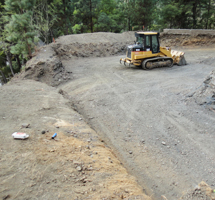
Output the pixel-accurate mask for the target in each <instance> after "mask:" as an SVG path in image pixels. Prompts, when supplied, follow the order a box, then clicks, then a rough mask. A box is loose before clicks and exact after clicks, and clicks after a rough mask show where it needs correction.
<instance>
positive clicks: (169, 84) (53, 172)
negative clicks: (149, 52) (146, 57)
mask: <svg viewBox="0 0 215 200" xmlns="http://www.w3.org/2000/svg"><path fill="white" fill-rule="evenodd" d="M133 34H134V33H132V32H130V33H124V34H112V33H95V34H83V35H72V36H65V37H61V38H59V39H57V40H56V43H55V44H50V45H48V46H46V47H42V48H41V49H40V50H39V51H38V52H36V55H35V57H34V58H33V59H32V60H30V61H29V62H28V63H27V65H26V68H25V70H24V71H23V72H22V73H20V74H17V75H16V77H15V78H14V79H13V80H12V81H11V82H10V83H8V84H6V85H4V86H3V87H0V99H1V101H0V146H1V147H0V150H1V151H0V155H1V157H0V158H1V160H0V168H1V171H0V182H1V183H0V186H1V187H0V188H1V189H0V198H2V199H105V200H106V199H156V200H157V199H158V200H160V199H162V200H166V199H168V200H175V199H183V200H189V199H193V200H194V199H195V200H198V199H206V200H207V199H209V200H211V199H215V197H214V194H215V193H213V190H212V189H215V145H214V141H215V134H214V133H215V126H214V124H215V109H214V101H213V98H214V96H213V95H214V86H215V85H214V83H215V82H214V80H215V78H214V77H215V76H214V72H212V71H213V70H214V67H215V64H214V53H215V46H214V44H213V40H212V39H214V38H213V36H195V37H191V36H178V35H177V36H171V35H168V36H166V39H165V37H164V36H162V37H161V44H163V45H169V44H172V45H175V46H177V48H174V49H176V50H180V51H184V52H185V57H186V60H187V62H188V65H185V66H173V67H172V68H160V69H153V70H149V71H147V70H142V69H141V68H137V67H128V66H124V65H120V64H119V59H120V58H121V57H124V56H125V53H124V51H125V47H126V44H132V41H134V36H133V37H132V35H133ZM88 36H89V37H88ZM174 37H175V40H176V37H177V38H178V40H177V42H175V43H174V42H173V41H175V40H174ZM198 37H199V38H198ZM211 38H212V39H211ZM211 41H212V42H211ZM197 43H198V44H200V45H197ZM179 44H184V46H181V47H179V46H178V45H179ZM118 54H121V55H120V56H119V55H118ZM26 79H33V80H26ZM52 86H55V87H52ZM23 123H27V124H28V123H29V124H30V127H29V128H20V127H21V126H22V124H23ZM15 131H21V132H26V133H28V134H29V135H30V137H29V139H27V140H14V139H13V138H12V136H11V134H12V133H13V132H15ZM42 131H45V134H42ZM55 132H56V133H58V135H57V137H56V139H55V140H54V139H51V136H52V135H53V134H54V133H55ZM202 181H204V182H202ZM206 183H207V184H208V185H207V184H206ZM146 195H148V196H146Z"/></svg>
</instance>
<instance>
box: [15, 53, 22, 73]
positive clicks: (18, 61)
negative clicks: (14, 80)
mask: <svg viewBox="0 0 215 200" xmlns="http://www.w3.org/2000/svg"><path fill="white" fill-rule="evenodd" d="M16 62H17V63H18V66H19V71H20V70H21V68H22V65H21V62H20V60H19V56H18V55H16Z"/></svg>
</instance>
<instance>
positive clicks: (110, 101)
mask: <svg viewBox="0 0 215 200" xmlns="http://www.w3.org/2000/svg"><path fill="white" fill-rule="evenodd" d="M183 51H185V53H186V59H187V62H188V65H186V66H181V67H180V66H174V67H172V68H161V69H154V70H151V71H144V70H142V69H140V68H135V67H133V68H129V67H125V66H124V65H120V64H119V63H118V62H119V59H120V57H121V56H114V57H106V58H92V59H77V60H67V61H64V62H63V65H64V66H65V68H66V69H67V70H68V71H72V72H73V81H72V82H69V83H67V84H64V85H63V86H60V88H62V89H63V90H64V91H65V92H67V93H68V95H69V96H70V97H71V98H72V101H73V104H74V106H75V108H76V110H78V111H79V113H80V114H81V115H83V116H84V119H85V120H86V121H88V123H89V124H90V125H91V126H92V127H93V128H94V129H95V130H96V131H97V132H98V133H99V134H100V135H101V137H102V138H105V141H106V142H107V143H108V144H110V145H112V148H114V149H115V152H117V155H118V157H119V158H120V159H121V160H122V162H123V163H124V165H125V166H126V167H127V168H128V169H129V171H130V172H131V173H132V174H133V175H135V176H136V177H137V178H138V181H139V183H140V184H141V185H142V186H143V188H144V189H145V191H146V192H147V194H149V195H153V197H154V198H155V199H160V198H161V195H164V196H165V197H166V198H167V199H178V198H179V197H180V196H181V195H182V194H183V193H186V192H188V191H189V190H190V189H192V188H195V187H196V186H197V185H198V183H199V182H201V181H205V182H207V183H208V184H209V185H211V186H214V185H213V184H214V183H215V176H214V175H215V154H214V152H215V146H214V140H215V135H214V132H215V126H214V123H215V117H214V115H215V113H214V111H211V110H208V109H206V108H205V107H204V106H200V105H198V104H196V102H195V101H194V100H193V99H192V98H190V97H189V95H190V94H191V93H193V92H194V91H195V90H196V89H197V88H198V87H200V86H201V84H202V83H203V81H204V80H205V78H206V77H207V75H208V74H209V73H210V72H211V71H212V70H213V69H214V66H211V65H206V64H202V63H201V61H202V60H203V59H206V58H208V59H210V58H211V56H213V55H214V52H215V49H214V48H208V49H207V48H199V49H197V48H191V49H185V48H184V49H183Z"/></svg>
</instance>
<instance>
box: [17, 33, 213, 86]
mask: <svg viewBox="0 0 215 200" xmlns="http://www.w3.org/2000/svg"><path fill="white" fill-rule="evenodd" d="M134 40H135V36H134V32H124V33H104V32H99V33H85V34H73V35H67V36H62V37H60V38H58V39H57V40H56V43H51V44H49V45H47V46H45V47H42V48H41V49H39V50H38V52H36V56H35V57H33V58H32V59H31V60H30V61H28V62H27V65H26V67H25V69H24V70H23V71H22V73H20V74H18V75H16V77H17V78H21V79H33V80H36V81H40V82H43V83H46V84H48V85H51V86H58V85H59V84H61V83H64V82H66V81H68V80H69V79H71V78H72V76H71V72H68V71H66V69H65V67H64V66H63V64H62V62H61V61H63V60H67V59H71V58H74V60H75V59H77V58H84V57H105V56H111V55H118V54H124V55H125V51H126V48H127V45H129V44H133V43H134ZM211 44H214V45H215V35H209V34H205V35H204V34H201V35H200V34H198V35H195V36H193V35H189V34H187V35H186V34H170V33H162V34H161V45H162V46H190V45H211Z"/></svg>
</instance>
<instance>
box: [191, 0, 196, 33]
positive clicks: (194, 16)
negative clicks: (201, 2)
mask: <svg viewBox="0 0 215 200" xmlns="http://www.w3.org/2000/svg"><path fill="white" fill-rule="evenodd" d="M192 11H193V29H195V28H196V14H197V0H195V1H194V3H193V9H192Z"/></svg>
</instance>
